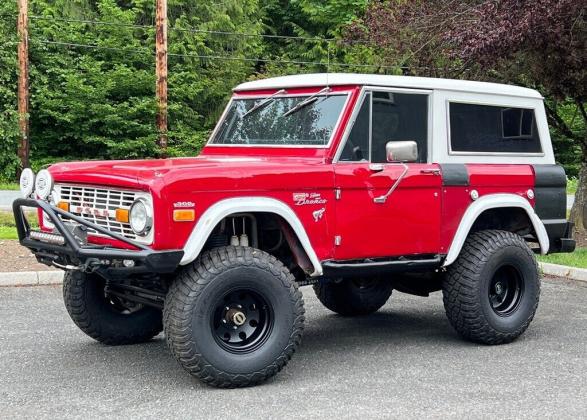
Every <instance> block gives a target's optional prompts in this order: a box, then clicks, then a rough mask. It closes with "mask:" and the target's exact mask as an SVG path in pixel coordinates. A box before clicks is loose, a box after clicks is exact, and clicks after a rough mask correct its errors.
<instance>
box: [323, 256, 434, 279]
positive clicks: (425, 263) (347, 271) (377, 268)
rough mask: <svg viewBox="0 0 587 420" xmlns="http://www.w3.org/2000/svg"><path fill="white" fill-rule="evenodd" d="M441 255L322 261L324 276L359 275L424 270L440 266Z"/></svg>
mask: <svg viewBox="0 0 587 420" xmlns="http://www.w3.org/2000/svg"><path fill="white" fill-rule="evenodd" d="M442 260H443V257H442V256H440V255H434V256H431V257H430V258H426V259H418V260H408V259H405V258H397V259H393V260H381V259H378V260H376V261H375V260H372V259H365V260H353V261H334V260H331V261H324V262H323V263H322V268H323V269H324V277H336V278H339V277H359V276H378V275H384V274H389V273H406V272H418V271H420V272H425V271H432V270H434V269H437V268H440V267H441V266H442Z"/></svg>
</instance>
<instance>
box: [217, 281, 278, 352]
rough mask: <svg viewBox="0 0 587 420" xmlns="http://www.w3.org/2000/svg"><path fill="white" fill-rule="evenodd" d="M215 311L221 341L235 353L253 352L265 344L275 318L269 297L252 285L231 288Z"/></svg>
mask: <svg viewBox="0 0 587 420" xmlns="http://www.w3.org/2000/svg"><path fill="white" fill-rule="evenodd" d="M211 315H212V316H211V327H212V329H213V330H214V334H215V338H216V340H217V342H218V344H219V345H220V347H222V348H223V349H225V350H227V351H229V352H231V353H251V352H253V351H255V350H256V349H258V348H259V347H260V346H262V345H263V344H264V343H265V341H266V339H267V337H269V335H270V334H271V331H272V329H273V322H274V318H275V316H274V314H273V308H272V306H271V305H270V304H269V303H268V302H267V301H266V299H265V298H264V297H263V296H261V295H260V294H258V293H256V292H254V291H252V290H248V289H237V290H233V291H230V292H228V293H227V294H226V295H225V296H223V297H222V299H220V301H219V302H218V303H217V304H216V309H215V310H214V312H211Z"/></svg>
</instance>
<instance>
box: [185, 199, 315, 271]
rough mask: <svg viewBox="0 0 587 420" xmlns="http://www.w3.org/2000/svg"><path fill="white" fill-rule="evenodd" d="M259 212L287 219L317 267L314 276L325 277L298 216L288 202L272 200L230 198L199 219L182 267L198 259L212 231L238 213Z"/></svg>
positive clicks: (191, 235)
mask: <svg viewBox="0 0 587 420" xmlns="http://www.w3.org/2000/svg"><path fill="white" fill-rule="evenodd" d="M256 211H261V212H265V213H274V214H277V215H279V216H281V217H283V218H284V219H285V221H286V222H287V223H289V225H290V226H291V228H292V229H293V230H294V232H295V233H296V235H297V237H298V239H299V241H300V243H301V244H302V247H303V248H304V251H306V253H307V254H308V258H309V259H310V262H311V263H312V265H313V266H314V272H313V273H312V274H311V276H312V277H314V276H321V275H322V265H321V264H320V260H319V259H318V256H317V255H316V252H314V248H312V244H311V243H310V238H309V237H308V234H307V233H306V230H305V229H304V225H303V224H302V222H301V221H300V219H299V218H298V216H297V215H296V214H295V213H294V211H293V210H292V209H291V208H290V207H289V206H288V205H287V204H285V203H284V202H282V201H279V200H276V199H274V198H268V197H238V198H228V199H225V200H221V201H219V202H218V203H216V204H214V205H212V206H211V207H210V208H208V210H206V211H205V212H204V214H202V216H201V217H200V218H199V220H198V222H197V223H196V226H195V227H194V230H193V231H192V233H191V234H190V237H189V238H188V240H187V242H186V244H185V246H184V255H183V258H182V259H181V261H180V263H179V264H180V265H186V264H189V263H191V262H192V261H193V260H195V259H196V257H197V256H198V255H199V254H200V252H201V251H202V248H203V247H204V245H205V243H206V241H207V240H208V237H209V236H210V234H211V233H212V230H213V229H214V228H215V227H216V225H217V224H218V223H219V222H220V221H221V220H222V219H224V218H225V217H227V216H230V215H231V214H234V213H251V212H256Z"/></svg>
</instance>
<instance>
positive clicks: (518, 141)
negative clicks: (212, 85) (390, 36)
mask: <svg viewBox="0 0 587 420" xmlns="http://www.w3.org/2000/svg"><path fill="white" fill-rule="evenodd" d="M565 186H566V177H565V173H564V170H563V168H561V167H560V166H557V165H555V161H554V156H553V150H552V145H551V141H550V136H549V132H548V126H547V123H546V116H545V112H544V106H543V99H542V97H541V96H540V94H538V93H537V92H536V91H534V90H530V89H525V88H520V87H515V86H505V85H498V84H490V83H480V82H470V81H456V80H441V79H426V78H413V77H401V76H378V75H357V74H315V75H299V76H288V77H278V78H273V79H266V80H259V81H253V82H248V83H244V84H241V85H239V86H237V87H236V88H235V89H234V94H233V96H232V98H231V100H230V102H229V103H228V106H227V107H226V110H225V112H224V114H223V115H222V117H221V119H220V121H219V123H218V125H217V126H216V128H215V130H214V131H213V133H212V135H211V137H210V140H209V142H208V144H207V145H206V147H205V148H204V149H203V151H202V153H201V155H200V156H197V157H194V158H182V159H164V160H143V161H105V162H93V161H90V162H77V163H72V162H67V163H61V164H56V165H53V166H51V167H49V168H48V169H46V170H42V171H40V172H39V173H38V174H37V176H36V177H35V175H34V174H33V173H32V171H30V170H25V171H24V172H23V175H22V178H21V189H22V191H23V195H24V197H25V198H22V199H18V200H16V201H15V203H14V215H15V218H16V221H17V227H18V234H19V239H20V243H21V244H22V245H24V246H25V247H27V248H29V249H30V250H32V251H33V252H34V253H35V255H36V257H37V259H38V260H39V261H40V262H42V263H45V264H47V265H51V266H55V267H60V268H62V269H64V270H65V276H64V285H63V296H64V299H65V306H66V308H67V311H68V312H69V314H70V316H71V318H72V319H73V321H74V322H75V323H76V324H77V326H78V327H79V328H80V329H81V330H82V331H83V332H85V333H86V334H87V335H89V336H90V337H92V338H94V339H96V340H98V341H100V342H102V343H106V344H113V345H114V344H132V343H139V342H144V341H147V340H149V339H151V338H152V337H154V336H156V335H157V334H159V333H160V332H161V331H162V330H164V331H165V337H166V340H167V343H168V345H169V348H170V349H171V352H172V354H173V355H174V356H175V358H176V359H177V360H178V361H179V363H180V364H181V365H182V366H183V368H185V370H187V371H188V372H189V373H190V374H192V375H193V376H195V377H197V378H199V379H201V380H202V381H204V382H206V383H208V384H211V385H214V386H219V387H239V386H247V385H253V384H257V383H259V382H261V381H263V380H265V379H267V378H269V377H271V376H273V375H275V374H276V373H277V372H278V371H279V370H280V369H282V368H283V367H284V366H285V364H286V363H287V362H288V360H289V359H290V358H291V356H292V355H293V353H294V352H295V350H296V348H297V347H298V346H299V345H300V341H301V337H302V330H303V326H304V302H303V300H302V294H301V293H300V292H299V290H298V287H299V286H305V285H312V286H313V288H314V291H315V292H316V295H317V297H318V299H319V300H320V302H322V303H323V304H324V306H326V307H327V308H328V309H330V310H332V311H334V312H336V313H338V314H341V315H344V316H358V315H366V314H370V313H372V312H374V311H377V310H378V309H379V308H380V307H381V306H382V305H383V304H385V302H386V301H387V300H388V299H389V297H390V295H391V293H392V290H394V289H395V290H396V291H398V292H404V293H411V294H415V295H419V296H428V294H429V293H431V292H434V291H438V290H442V293H443V296H444V305H445V308H446V314H447V316H448V319H449V320H450V323H451V324H452V326H453V327H454V328H455V330H456V331H457V332H458V333H459V334H460V335H461V336H463V337H464V338H466V339H468V340H471V341H474V342H477V343H484V344H501V343H507V342H510V341H512V340H514V339H515V338H516V337H518V336H519V335H520V334H522V333H523V332H524V330H525V329H526V328H527V327H528V324H529V323H530V322H531V320H532V318H533V316H534V313H535V311H536V307H537V305H538V297H539V292H540V276H539V272H538V268H537V264H536V259H535V256H534V255H535V253H541V254H546V253H553V252H572V251H573V249H574V247H575V242H574V241H573V239H572V235H571V232H572V225H571V224H570V223H568V222H567V220H566V191H565ZM26 207H36V208H37V209H38V215H39V220H40V229H31V227H30V224H29V223H28V222H27V219H26V216H25V213H24V212H23V208H26Z"/></svg>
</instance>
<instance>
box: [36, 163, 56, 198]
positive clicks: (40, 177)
mask: <svg viewBox="0 0 587 420" xmlns="http://www.w3.org/2000/svg"><path fill="white" fill-rule="evenodd" d="M52 189H53V177H51V174H50V173H49V171H48V170H46V169H41V170H40V171H39V173H38V174H37V179H36V180H35V192H36V193H37V195H38V196H39V198H41V199H42V200H46V199H47V197H49V195H51V190H52Z"/></svg>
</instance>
